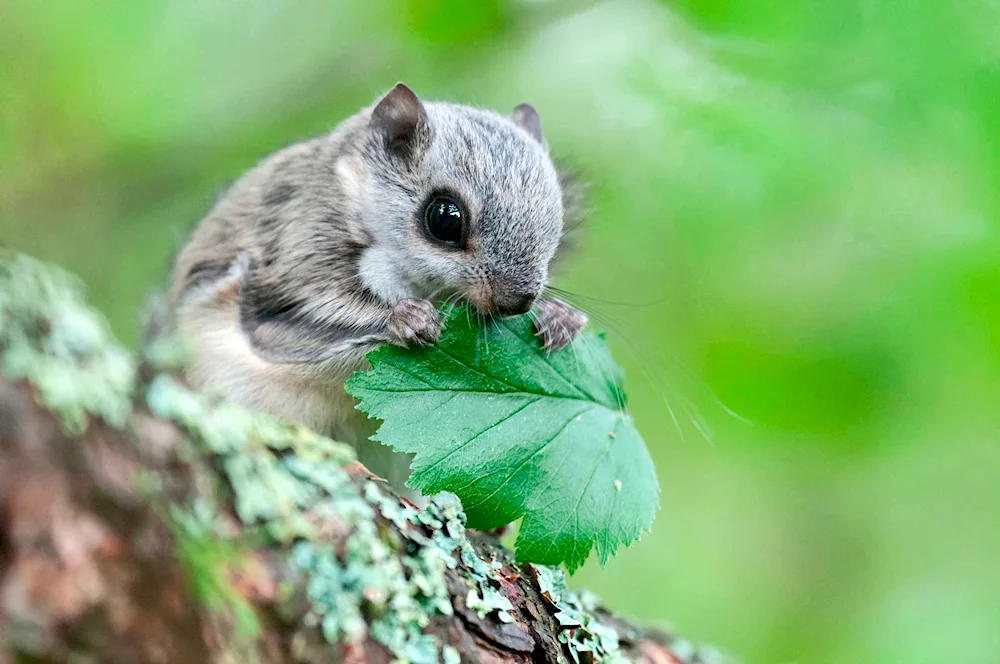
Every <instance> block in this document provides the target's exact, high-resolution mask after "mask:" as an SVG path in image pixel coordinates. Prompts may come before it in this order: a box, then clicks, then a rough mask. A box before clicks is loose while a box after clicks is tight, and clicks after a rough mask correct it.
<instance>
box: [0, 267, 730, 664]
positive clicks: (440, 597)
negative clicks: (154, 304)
mask: <svg viewBox="0 0 1000 664" xmlns="http://www.w3.org/2000/svg"><path fill="white" fill-rule="evenodd" d="M179 349H180V347H179V346H178V345H177V344H176V342H175V341H173V340H172V339H170V337H169V335H167V334H164V335H161V336H157V337H156V338H153V339H150V340H149V341H148V343H147V344H146V346H145V350H144V357H143V360H142V361H141V362H139V363H138V366H137V367H136V366H134V364H133V362H132V361H131V360H130V359H129V357H128V355H127V354H126V353H124V351H122V350H121V349H120V348H119V347H118V346H117V345H116V344H115V342H114V340H113V339H111V337H110V335H108V333H107V330H106V325H105V323H104V322H103V320H102V319H101V318H100V317H99V316H97V315H96V314H95V313H94V312H92V311H91V310H89V309H87V308H86V307H85V305H83V304H82V302H81V301H80V299H79V296H78V289H77V287H76V284H75V282H74V281H73V280H72V279H71V278H69V277H67V276H66V275H63V274H62V273H60V272H58V271H57V270H54V269H53V268H49V267H46V266H43V265H40V264H38V263H35V262H34V261H31V260H29V259H25V258H23V257H9V256H8V257H3V256H0V664H7V663H13V662H93V663H100V664H118V663H121V664H137V663H142V662H156V663H164V664H165V663H173V662H178V663H183V664H188V663H191V662H196V663H201V662H205V663H208V662H212V663H216V662H218V663H228V662H233V663H236V662H260V663H275V664H277V663H286V662H288V663H291V662H302V663H312V662H317V663H318V662H350V663H362V662H390V661H400V662H412V663H414V664H418V663H421V662H437V661H443V662H448V663H449V664H450V663H453V662H526V663H527V662H591V661H594V662H598V661H608V662H619V661H621V662H624V661H640V662H650V663H655V664H679V663H681V662H683V663H688V664H690V663H694V662H709V661H711V662H715V661H722V658H721V656H719V655H718V654H716V653H715V652H714V651H709V650H707V649H698V648H696V647H694V646H693V645H691V644H690V643H689V642H688V641H685V640H683V639H680V638H678V637H676V636H674V635H672V634H669V633H667V632H654V631H649V630H642V629H640V628H638V627H636V626H635V625H633V624H631V623H629V622H627V621H624V620H621V619H619V618H617V617H614V616H612V615H611V614H610V613H608V612H607V611H605V610H604V609H603V608H601V607H600V606H599V604H598V602H597V601H596V599H595V598H593V596H592V595H590V594H589V593H586V592H580V593H578V592H573V591H570V590H568V589H567V588H566V586H565V583H564V577H563V574H562V572H561V571H560V570H558V569H554V568H549V567H542V566H534V565H531V564H517V563H515V562H514V561H513V557H512V554H511V553H510V552H509V551H507V550H506V549H504V548H503V547H502V546H501V544H500V542H499V541H498V540H497V539H496V538H495V537H491V536H488V535H484V534H479V533H474V532H471V531H468V532H467V531H466V530H465V528H464V516H463V515H462V512H461V508H460V506H459V505H458V503H457V501H455V499H454V498H453V497H451V496H449V495H447V494H444V495H441V496H436V497H434V498H432V499H431V500H430V501H429V502H428V504H427V505H425V506H423V507H421V508H418V507H416V506H415V505H412V504H411V503H409V501H407V500H406V499H401V498H399V497H398V496H397V495H396V494H395V493H393V492H392V490H391V489H389V488H388V487H387V486H386V485H385V483H383V482H381V481H379V480H378V478H374V477H373V476H372V475H371V474H370V473H369V472H368V471H367V470H366V469H365V468H364V467H363V466H361V465H360V464H358V463H357V462H356V461H353V457H352V454H351V452H350V451H349V450H348V449H345V448H344V447H343V446H341V445H339V444H337V443H334V442H332V441H329V440H327V439H324V438H321V437H318V436H316V435H315V434H312V433H311V432H309V431H305V430H303V429H301V428H295V427H289V426H285V425H282V424H280V423H277V422H274V421H273V420H271V419H269V418H267V417H265V416H262V415H255V414H250V413H244V412H242V411H239V410H238V409H236V408H233V407H231V406H228V405H226V404H223V403H219V402H217V401H216V400H213V399H211V398H209V397H207V396H205V395H198V394H195V393H194V392H191V391H190V390H188V389H187V388H186V387H185V386H184V384H183V382H182V381H181V380H180V379H179V378H178V373H177V369H178V367H179V366H180V365H181V359H182V353H179V352H178V351H179Z"/></svg>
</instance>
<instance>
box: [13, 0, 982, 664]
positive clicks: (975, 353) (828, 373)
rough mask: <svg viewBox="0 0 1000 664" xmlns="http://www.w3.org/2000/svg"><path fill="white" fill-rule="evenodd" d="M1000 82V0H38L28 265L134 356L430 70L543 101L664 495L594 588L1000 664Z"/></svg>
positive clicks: (784, 638) (776, 631)
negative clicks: (280, 188) (299, 180)
mask: <svg viewBox="0 0 1000 664" xmlns="http://www.w3.org/2000/svg"><path fill="white" fill-rule="evenodd" d="M998 65H1000V2H998V0H970V1H969V2H965V3H956V2H952V1H951V0H922V1H921V2H910V3H903V2H899V1H898V0H881V1H880V0H803V1H801V2H797V3H791V2H780V1H779V2H774V0H744V1H743V2H736V0H701V1H699V0H677V1H676V2H654V1H653V0H634V1H632V0H612V1H608V2H600V1H589V2H564V1H560V0H548V1H545V0H533V1H530V2H529V1H520V2H514V1H500V0H488V1H487V0H476V1H474V2H460V1H459V0H411V1H409V2H399V3H395V2H386V1H384V0H364V1H362V0H359V1H357V2H335V1H331V0H324V1H322V2H320V1H318V0H313V1H299V2H290V1H287V0H258V1H255V2H243V1H236V0H213V1H207V0H171V1H169V2H168V1H166V0H164V1H158V2H153V1H141V2H140V1H136V0H123V1H112V0H105V1H102V2H66V1H63V0H45V1H44V2H41V1H38V0H20V1H18V0H13V1H12V0H7V1H6V2H5V3H3V5H2V6H0V206H2V207H0V243H2V244H3V245H6V246H7V247H9V248H14V249H19V250H23V251H27V252H30V253H32V254H34V255H36V256H38V257H40V258H43V259H46V260H50V261H54V262H58V263H61V264H62V265H64V266H66V267H68V268H70V269H71V270H73V271H75V272H77V273H78V274H80V275H81V276H82V277H83V278H84V279H85V280H86V282H87V284H88V286H89V293H90V298H91V300H92V301H93V302H94V303H95V304H96V305H97V306H99V307H100V308H101V309H103V310H104V311H105V312H106V313H107V314H108V316H109V317H110V319H111V321H112V323H113V325H114V327H115V329H116V330H117V332H118V334H119V335H120V336H121V337H122V338H123V339H125V340H126V341H128V342H129V343H134V342H135V339H136V320H137V314H136V312H137V310H138V308H139V306H140V304H141V301H142V299H143V297H144V294H145V293H146V291H147V290H148V289H150V288H152V287H157V286H159V285H160V284H162V283H163V282H164V279H165V274H166V270H167V266H168V261H169V259H170V257H171V255H172V254H173V252H174V251H175V250H176V249H177V248H178V247H179V244H180V243H181V242H182V241H183V239H184V236H185V233H186V231H187V229H189V228H190V226H191V225H192V224H193V223H194V222H196V221H197V220H198V219H199V217H200V216H201V215H203V214H204V213H205V212H206V211H207V209H208V207H209V206H210V205H211V203H212V201H213V199H214V197H215V196H216V195H217V194H218V193H219V192H220V191H221V190H222V189H223V188H224V187H225V186H226V184H227V183H228V182H229V181H231V180H232V179H234V178H236V177H237V176H238V175H240V174H241V173H242V172H243V171H244V170H245V169H246V168H248V167H249V166H251V165H252V164H253V163H254V162H255V161H256V160H257V159H259V158H260V157H262V156H263V155H265V154H267V153H268V152H270V151H272V150H274V149H277V148H279V147H281V146H283V145H285V144H287V143H289V142H292V141H294V140H297V139H301V138H305V137H308V136H311V135H314V134H317V133H320V132H324V131H326V130H328V129H330V128H332V127H333V126H334V125H335V124H336V123H337V122H338V121H340V120H341V119H343V118H344V117H346V116H347V115H349V114H351V113H353V112H354V111H356V110H357V109H358V108H359V107H361V106H363V105H365V104H368V103H370V102H371V101H372V100H373V99H374V98H375V97H376V95H378V94H379V93H380V92H382V91H384V90H386V89H388V88H389V87H390V86H391V85H392V84H394V83H395V82H396V81H397V80H405V81H406V82H407V83H409V84H410V85H411V86H413V87H414V88H415V89H416V90H417V91H418V93H420V94H422V95H423V96H425V97H427V98H445V99H452V100H458V101H463V102H466V103H473V104H478V105H485V106H491V107H494V108H499V109H502V110H507V109H511V108H513V106H514V105H515V104H516V103H518V102H521V101H530V102H532V103H534V104H535V105H536V107H537V108H538V109H539V111H540V113H541V115H542V119H543V122H544V125H545V129H546V134H547V137H548V140H549V142H550V144H551V146H552V148H553V150H554V152H555V153H557V154H558V155H560V156H561V157H563V158H564V159H565V160H567V161H568V163H570V164H572V165H573V166H575V167H576V168H577V169H578V170H579V171H581V172H582V173H583V174H584V176H585V177H586V179H587V180H588V181H589V182H590V183H591V203H592V205H593V208H594V210H593V214H592V215H591V217H590V218H589V220H588V222H587V223H586V224H585V226H584V229H583V232H582V235H581V238H582V242H583V246H582V248H581V250H580V251H579V253H578V254H577V255H576V257H575V258H574V260H573V261H572V263H571V264H569V265H568V266H567V269H565V270H564V272H563V273H562V274H561V275H559V277H558V280H557V282H556V283H557V285H559V286H561V287H563V288H566V289H569V290H572V291H574V292H576V293H580V294H582V295H585V296H587V297H588V298H594V299H596V300H602V301H610V302H615V303H617V304H609V303H607V302H596V301H595V300H586V301H585V302H589V303H592V304H593V305H594V306H593V307H592V311H593V313H595V315H596V317H597V318H599V319H600V323H599V324H600V325H601V326H605V327H611V328H612V330H611V342H612V345H613V349H614V351H615V354H616V356H617V357H618V358H619V359H620V361H621V362H622V363H623V364H624V365H625V368H626V371H627V372H628V375H629V376H630V392H631V400H632V410H633V413H634V415H635V418H636V419H637V421H638V423H639V426H640V428H641V429H642V430H643V431H644V432H645V434H646V437H647V440H648V443H649V445H650V447H651V449H652V451H653V454H654V456H655V460H656V462H657V466H658V469H659V473H660V479H661V484H662V488H663V495H662V503H663V510H662V511H661V513H660V515H659V516H658V518H657V520H656V522H655V524H654V529H653V533H652V534H651V535H649V536H647V537H645V538H644V539H643V540H642V541H641V542H640V543H639V544H638V545H635V546H633V547H632V548H631V549H629V550H627V551H625V552H624V553H622V554H621V555H619V556H618V558H616V559H615V560H614V561H612V563H611V564H609V566H608V567H607V568H605V569H600V568H598V567H597V566H596V565H591V566H588V567H587V568H585V570H584V571H583V572H581V573H580V574H578V575H577V577H576V579H575V581H576V582H577V583H580V584H586V585H587V586H589V587H591V588H593V589H594V590H596V591H597V592H599V593H600V594H602V595H603V596H604V598H605V599H606V600H607V601H608V602H609V603H610V604H611V605H612V606H613V607H615V608H617V609H619V610H621V611H622V612H625V613H628V614H631V615H633V616H635V617H637V618H640V619H642V620H644V621H647V622H650V623H664V624H673V625H676V626H677V627H678V628H679V629H680V630H681V631H682V632H683V633H685V634H686V635H688V636H690V637H692V638H695V639H699V640H705V641H709V642H713V643H716V644H718V645H720V646H722V647H723V648H725V649H726V650H728V651H730V652H732V653H734V654H736V655H737V656H739V657H741V658H742V659H743V660H744V661H746V662H748V664H772V663H779V664H780V663H791V662H799V663H803V664H805V663H814V662H815V663H827V662H830V663H840V662H852V663H857V662H874V663H890V662H899V663H906V664H919V663H923V662H927V663H931V662H933V663H935V664H937V663H940V662H962V663H963V664H996V663H997V662H1000V482H998V477H1000V446H998V445H997V438H998V433H1000V414H998V412H997V411H998V409H997V407H996V405H997V404H998V403H1000V361H998V351H1000V243H998V238H997V223H998V213H1000V194H998V192H1000V188H998V185H1000V112H998V104H1000V66H998ZM671 411H672V412H673V414H674V415H673V416H672V415H671ZM729 411H732V412H733V413H736V414H738V415H739V417H737V416H735V415H733V414H731V413H730V412H729ZM675 418H676V421H677V423H678V424H679V426H676V425H675V423H674V419H675Z"/></svg>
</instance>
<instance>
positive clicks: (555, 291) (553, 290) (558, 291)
mask: <svg viewBox="0 0 1000 664" xmlns="http://www.w3.org/2000/svg"><path fill="white" fill-rule="evenodd" d="M544 290H545V291H546V292H547V293H548V294H551V295H555V296H557V297H562V298H564V299H568V298H571V297H572V298H574V299H577V300H584V301H586V302H595V303H597V304H610V305H612V306H616V307H652V306H656V305H657V304H663V303H664V302H666V301H667V299H668V298H667V297H662V298H660V299H659V300H653V301H652V302H617V301H615V300H603V299H601V298H598V297H591V296H590V295H583V294H582V293H574V292H573V291H568V290H565V289H562V288H557V287H555V286H546V287H545V289H544Z"/></svg>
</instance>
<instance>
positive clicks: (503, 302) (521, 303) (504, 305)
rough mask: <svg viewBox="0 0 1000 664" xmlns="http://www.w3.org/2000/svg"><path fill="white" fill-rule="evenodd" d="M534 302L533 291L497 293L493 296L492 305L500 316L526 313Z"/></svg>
mask: <svg viewBox="0 0 1000 664" xmlns="http://www.w3.org/2000/svg"><path fill="white" fill-rule="evenodd" d="M534 304H535V294H534V293H497V294H495V295H494V296H493V306H494V307H496V310H497V313H499V314H500V315H501V316H516V315H517V314H526V313H528V312H529V311H530V310H531V307H532V306H533V305H534Z"/></svg>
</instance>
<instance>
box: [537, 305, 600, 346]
mask: <svg viewBox="0 0 1000 664" xmlns="http://www.w3.org/2000/svg"><path fill="white" fill-rule="evenodd" d="M586 324H587V315H586V314H584V313H583V312H581V311H577V310H576V309H574V308H573V307H571V306H569V305H568V304H566V303H565V302H563V301H562V300H557V299H555V298H553V297H546V298H542V299H541V300H539V301H538V304H536V305H535V335H536V336H538V337H541V339H542V345H543V346H544V347H545V350H549V351H552V350H558V349H560V348H565V347H566V346H568V345H570V344H571V343H573V340H574V339H576V337H577V335H578V334H580V330H582V329H583V328H584V326H585V325H586Z"/></svg>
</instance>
